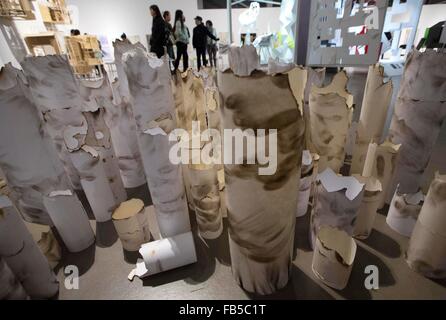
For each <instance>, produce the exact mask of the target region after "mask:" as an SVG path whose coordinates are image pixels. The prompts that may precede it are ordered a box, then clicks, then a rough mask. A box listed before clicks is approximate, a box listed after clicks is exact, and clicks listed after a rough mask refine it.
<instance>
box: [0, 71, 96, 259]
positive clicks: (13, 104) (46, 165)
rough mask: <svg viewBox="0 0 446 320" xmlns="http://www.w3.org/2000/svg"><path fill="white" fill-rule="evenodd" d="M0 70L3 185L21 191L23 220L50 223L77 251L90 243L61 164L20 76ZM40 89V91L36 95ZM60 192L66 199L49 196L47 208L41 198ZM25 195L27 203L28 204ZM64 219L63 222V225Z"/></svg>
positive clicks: (89, 231) (85, 222) (80, 209)
mask: <svg viewBox="0 0 446 320" xmlns="http://www.w3.org/2000/svg"><path fill="white" fill-rule="evenodd" d="M3 71H4V72H2V74H1V75H2V81H1V82H0V83H1V86H2V88H5V87H8V90H7V91H2V94H1V98H0V112H1V116H0V133H1V134H0V154H1V156H0V166H1V167H2V168H3V171H4V173H5V175H6V178H7V180H8V183H9V185H10V186H11V187H12V188H13V189H14V191H15V192H17V193H18V194H19V195H21V196H19V201H17V202H16V203H18V205H19V209H20V211H21V213H22V214H23V217H24V219H25V220H27V221H29V222H33V223H40V224H45V225H50V226H52V225H54V226H56V228H57V230H58V232H59V234H60V236H61V238H62V240H63V241H64V243H65V244H66V245H67V247H68V248H69V250H70V251H71V250H74V251H82V250H84V249H86V248H87V247H88V246H89V245H91V244H92V243H93V242H94V235H93V231H92V229H91V226H90V224H89V221H88V218H87V215H86V214H85V211H84V209H83V207H82V205H81V203H80V201H79V200H78V199H77V197H76V196H75V195H73V191H72V187H71V184H70V181H69V179H68V177H67V175H66V173H65V171H64V167H63V165H62V163H61V162H60V160H59V158H58V156H57V153H56V150H55V148H54V146H53V145H52V143H51V141H50V138H49V137H48V136H47V132H46V131H45V130H44V128H42V123H41V122H40V119H39V116H38V114H37V111H36V110H35V109H34V106H33V105H32V103H31V102H30V100H28V99H27V97H28V96H29V92H28V90H27V88H26V87H25V84H24V82H23V80H22V78H23V75H22V74H21V73H20V72H19V71H18V70H14V69H13V68H12V67H11V66H8V67H7V68H5V69H4V70H3ZM7 75H9V76H7ZM5 79H9V81H7V82H8V83H9V84H10V85H8V86H6V85H5V83H4V80H5ZM11 81H12V82H11ZM45 92H46V91H42V94H41V95H42V97H45ZM60 190H63V191H66V190H68V192H69V193H70V194H71V198H72V199H71V202H70V203H58V200H57V199H54V202H55V203H56V207H57V210H53V211H52V212H49V211H48V208H46V206H45V204H44V197H46V196H48V195H50V194H51V193H52V192H55V191H60ZM28 199H32V200H33V202H32V203H31V204H30V203H29V202H28V201H27V200H28ZM33 204H36V205H37V206H38V207H37V208H36V206H34V205H33ZM67 205H70V207H67ZM56 221H57V223H56ZM65 221H66V222H68V224H67V225H64V224H63V222H65Z"/></svg>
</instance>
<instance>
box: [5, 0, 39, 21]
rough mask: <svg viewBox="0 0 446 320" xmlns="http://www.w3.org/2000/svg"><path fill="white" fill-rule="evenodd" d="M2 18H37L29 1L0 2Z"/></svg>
mask: <svg viewBox="0 0 446 320" xmlns="http://www.w3.org/2000/svg"><path fill="white" fill-rule="evenodd" d="M0 17H6V18H23V19H29V20H31V19H34V18H35V17H34V14H33V12H32V8H31V3H30V1H29V0H0Z"/></svg>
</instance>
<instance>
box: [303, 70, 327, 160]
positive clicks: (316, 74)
mask: <svg viewBox="0 0 446 320" xmlns="http://www.w3.org/2000/svg"><path fill="white" fill-rule="evenodd" d="M307 72H308V78H307V85H306V86H305V101H304V102H305V103H304V119H305V146H306V148H307V149H308V150H310V151H311V152H316V150H315V149H314V147H313V146H312V144H313V143H312V140H311V121H310V115H311V112H310V94H311V88H312V87H313V86H316V87H319V88H321V87H322V86H323V85H324V81H325V72H326V70H325V68H320V69H313V68H311V67H309V68H307Z"/></svg>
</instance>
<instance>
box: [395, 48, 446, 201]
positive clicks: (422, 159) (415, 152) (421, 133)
mask: <svg viewBox="0 0 446 320" xmlns="http://www.w3.org/2000/svg"><path fill="white" fill-rule="evenodd" d="M445 119H446V52H441V51H439V52H436V51H434V50H427V51H425V52H419V51H417V50H413V51H412V52H411V53H410V54H409V56H408V58H407V61H406V64H405V70H404V75H403V78H402V80H401V86H400V92H399V96H398V100H397V102H396V105H395V113H394V116H393V119H392V124H391V127H390V133H389V137H390V140H391V141H392V142H393V143H395V144H401V145H402V146H401V150H400V155H399V157H398V162H397V165H396V172H395V177H394V180H393V184H392V188H391V190H390V194H393V192H394V191H395V189H396V187H397V185H398V184H399V191H400V192H401V193H403V194H409V193H416V192H417V191H418V190H419V189H420V187H421V180H422V178H423V175H424V172H425V170H426V168H427V166H428V164H429V162H430V159H431V156H432V152H433V149H434V146H435V144H436V141H437V138H438V136H439V134H440V131H441V127H442V125H443V122H444V120H445Z"/></svg>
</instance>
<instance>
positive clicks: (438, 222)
mask: <svg viewBox="0 0 446 320" xmlns="http://www.w3.org/2000/svg"><path fill="white" fill-rule="evenodd" d="M445 190H446V176H445V175H439V174H437V175H436V178H435V180H434V181H433V182H432V184H431V187H430V189H429V193H428V195H427V197H426V201H425V202H424V205H423V208H422V209H421V213H420V216H419V218H418V221H417V223H416V225H415V229H414V231H413V234H412V238H411V239H410V244H409V249H408V250H407V263H408V264H409V267H410V268H412V269H413V270H415V271H417V272H419V273H421V274H423V275H424V276H426V277H428V278H440V279H442V278H445V277H446V231H445V230H446V191H445Z"/></svg>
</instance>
